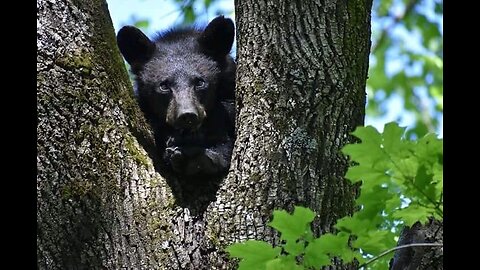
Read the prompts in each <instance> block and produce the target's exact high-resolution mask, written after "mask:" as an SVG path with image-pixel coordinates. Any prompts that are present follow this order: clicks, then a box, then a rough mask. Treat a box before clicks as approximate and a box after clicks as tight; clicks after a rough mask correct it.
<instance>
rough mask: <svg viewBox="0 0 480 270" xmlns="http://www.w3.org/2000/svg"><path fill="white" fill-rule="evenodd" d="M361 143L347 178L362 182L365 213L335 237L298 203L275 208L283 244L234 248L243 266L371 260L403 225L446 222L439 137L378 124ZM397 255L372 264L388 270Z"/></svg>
mask: <svg viewBox="0 0 480 270" xmlns="http://www.w3.org/2000/svg"><path fill="white" fill-rule="evenodd" d="M352 134H353V135H354V136H356V137H357V138H359V139H360V140H361V142H360V143H356V144H349V145H346V146H345V147H344V148H343V149H342V152H343V153H344V154H346V155H348V156H349V157H350V159H351V161H352V163H353V165H352V166H350V168H349V170H348V171H347V174H346V178H348V179H349V180H350V181H351V182H353V183H356V182H361V186H360V196H359V197H358V198H357V200H356V204H357V205H358V209H359V210H358V211H357V212H355V213H354V214H353V215H352V216H348V217H344V218H342V219H339V220H338V221H337V223H336V225H335V228H336V229H337V232H336V233H335V234H332V233H327V234H324V235H321V236H320V237H318V238H315V237H314V236H313V234H312V231H311V227H310V225H311V222H312V221H313V219H314V218H315V213H314V212H313V211H311V210H310V209H307V208H304V207H295V209H294V211H293V213H292V214H289V213H287V212H286V211H285V210H275V211H274V212H273V220H272V222H270V223H269V224H268V225H269V226H271V227H273V228H274V229H276V230H277V231H278V232H279V233H280V236H281V243H280V244H279V245H278V246H276V247H273V246H272V245H270V244H268V243H266V242H263V241H257V240H248V241H246V242H244V243H236V244H233V245H231V246H230V247H228V248H227V251H228V252H229V253H230V255H231V256H232V257H237V258H240V259H241V261H240V263H239V269H240V270H248V269H320V268H321V267H323V266H327V265H330V264H331V262H332V259H333V258H337V259H341V260H342V261H343V263H350V262H352V261H353V260H354V259H356V260H357V261H358V262H359V263H364V262H365V261H366V260H367V259H368V258H372V257H373V256H374V255H378V254H380V253H381V252H382V251H385V250H388V249H390V248H392V247H394V246H395V245H396V242H397V240H398V236H399V233H400V232H401V229H402V228H403V226H411V225H413V224H414V223H415V222H417V221H418V222H421V223H425V222H426V221H427V220H428V219H429V218H431V217H433V218H435V219H437V220H441V219H443V145H442V140H441V139H438V138H436V136H435V135H434V134H428V135H426V136H424V137H423V138H420V139H418V140H416V141H411V140H407V139H405V128H401V127H399V126H398V124H396V123H389V124H386V125H385V128H384V131H383V133H379V132H378V131H377V130H376V129H375V128H373V127H371V126H367V127H358V128H357V129H356V130H355V131H354V132H353V133H352ZM391 257H392V254H390V255H389V256H385V257H382V258H381V259H379V260H376V261H375V262H374V263H372V264H369V265H368V268H372V269H388V261H389V259H390V258H391Z"/></svg>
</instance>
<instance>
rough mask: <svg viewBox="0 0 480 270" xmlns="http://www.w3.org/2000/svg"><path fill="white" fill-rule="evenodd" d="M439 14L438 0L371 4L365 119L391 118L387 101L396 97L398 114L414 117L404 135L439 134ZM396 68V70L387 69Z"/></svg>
mask: <svg viewBox="0 0 480 270" xmlns="http://www.w3.org/2000/svg"><path fill="white" fill-rule="evenodd" d="M442 16H443V2H442V1H441V0H422V1H419V0H408V1H398V0H381V1H374V5H373V13H372V34H373V35H372V45H373V46H372V50H371V61H370V70H369V79H368V80H367V93H368V102H367V118H369V120H370V119H375V118H380V119H381V117H385V116H386V115H389V114H391V111H390V108H391V107H392V106H388V105H387V104H386V103H387V102H388V101H389V100H391V99H392V98H396V99H399V100H400V101H401V104H400V108H399V111H401V112H402V115H411V116H413V121H414V123H412V124H411V128H410V129H409V131H408V133H407V136H408V137H413V138H420V137H422V136H424V135H425V134H426V133H428V132H436V131H438V130H439V126H440V123H441V116H442V114H443V33H442V30H441V28H442V27H441V24H440V21H441V20H442ZM392 63H396V64H392ZM395 65H396V66H397V68H391V67H392V66H395ZM389 67H390V68H389ZM398 117H401V116H398ZM395 120H402V119H395Z"/></svg>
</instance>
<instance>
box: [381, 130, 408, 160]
mask: <svg viewBox="0 0 480 270" xmlns="http://www.w3.org/2000/svg"><path fill="white" fill-rule="evenodd" d="M404 133H405V128H401V127H399V126H398V124H397V123H395V122H390V123H388V124H386V125H385V128H384V130H383V144H382V145H383V148H384V149H385V151H386V152H387V153H389V154H395V155H398V154H399V152H400V151H403V150H404V149H405V143H404V142H403V141H402V136H403V134H404Z"/></svg>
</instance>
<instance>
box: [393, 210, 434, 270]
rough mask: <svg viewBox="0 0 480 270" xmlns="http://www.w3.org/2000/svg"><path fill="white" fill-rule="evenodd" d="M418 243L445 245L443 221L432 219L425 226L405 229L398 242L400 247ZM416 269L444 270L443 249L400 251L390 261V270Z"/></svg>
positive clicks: (418, 223)
mask: <svg viewBox="0 0 480 270" xmlns="http://www.w3.org/2000/svg"><path fill="white" fill-rule="evenodd" d="M417 243H436V244H443V221H442V222H441V221H438V220H435V219H433V218H432V219H430V220H429V221H428V223H427V224H425V225H422V224H420V222H417V223H415V224H413V226H412V227H411V228H409V227H405V228H404V230H403V231H402V234H401V235H400V239H399V240H398V246H403V245H408V244H417ZM416 269H425V270H441V269H443V247H439V246H437V247H412V248H404V249H399V250H397V251H396V252H395V256H394V257H393V258H392V260H391V261H390V270H416Z"/></svg>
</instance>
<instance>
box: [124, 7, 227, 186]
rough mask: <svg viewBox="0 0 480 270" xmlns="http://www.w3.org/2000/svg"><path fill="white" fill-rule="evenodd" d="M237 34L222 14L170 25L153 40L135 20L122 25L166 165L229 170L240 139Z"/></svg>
mask: <svg viewBox="0 0 480 270" xmlns="http://www.w3.org/2000/svg"><path fill="white" fill-rule="evenodd" d="M233 39H234V25H233V21H232V20H231V19H228V18H224V17H223V16H219V17H217V18H215V19H213V20H212V21H211V22H210V23H209V24H208V25H207V26H206V28H205V29H203V30H201V29H195V28H183V29H172V30H169V31H166V32H163V33H159V34H158V36H157V37H156V38H154V39H153V40H150V39H149V38H148V37H147V36H145V35H144V34H143V33H142V32H141V31H140V30H139V29H137V28H135V27H133V26H125V27H123V28H122V29H120V31H119V32H118V35H117V43H118V47H119V49H120V52H121V53H122V55H123V57H124V58H125V60H126V61H127V62H128V63H129V64H130V67H131V71H132V73H133V74H134V75H135V83H136V97H137V100H138V103H139V105H140V108H141V109H142V111H143V113H144V114H145V117H146V119H147V120H148V121H149V123H150V124H151V126H152V128H153V131H154V134H155V143H156V149H157V151H158V153H159V156H160V157H161V160H162V163H163V164H162V165H163V166H162V167H164V168H166V170H168V172H169V173H173V174H174V175H176V176H177V177H185V176H188V177H190V178H191V177H192V176H212V175H223V174H225V173H226V172H227V171H228V168H229V166H230V158H231V154H232V148H233V143H234V140H235V107H234V98H235V93H234V91H235V70H236V64H235V62H234V60H233V58H232V57H231V56H230V55H229V52H230V50H231V48H232V44H233Z"/></svg>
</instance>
